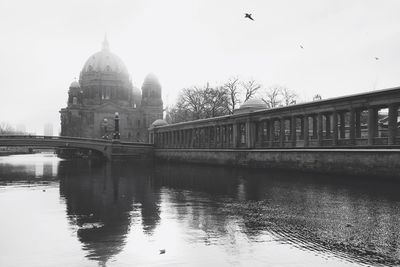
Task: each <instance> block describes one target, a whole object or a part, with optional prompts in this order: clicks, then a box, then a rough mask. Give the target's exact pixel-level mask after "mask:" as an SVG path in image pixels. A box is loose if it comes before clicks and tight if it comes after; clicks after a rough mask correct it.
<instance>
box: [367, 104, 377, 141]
mask: <svg viewBox="0 0 400 267" xmlns="http://www.w3.org/2000/svg"><path fill="white" fill-rule="evenodd" d="M377 115H378V114H377V110H376V108H373V107H370V108H368V145H370V146H372V145H373V144H374V138H375V136H376V134H377V127H378V120H377Z"/></svg>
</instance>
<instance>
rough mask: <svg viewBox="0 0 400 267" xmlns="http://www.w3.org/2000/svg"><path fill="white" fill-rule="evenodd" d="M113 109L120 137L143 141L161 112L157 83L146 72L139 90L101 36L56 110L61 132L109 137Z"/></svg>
mask: <svg viewBox="0 0 400 267" xmlns="http://www.w3.org/2000/svg"><path fill="white" fill-rule="evenodd" d="M116 112H118V114H119V132H120V138H121V140H125V141H134V142H147V141H148V140H147V139H148V131H147V129H148V128H149V126H150V125H151V123H152V122H154V121H155V120H157V119H162V115H163V101H162V98H161V85H160V83H159V81H158V79H157V77H156V76H155V75H154V74H149V75H148V76H147V77H146V78H145V80H144V82H143V85H142V90H141V91H140V90H139V88H137V87H134V86H133V85H132V80H131V78H130V76H129V73H128V69H127V68H126V66H125V64H124V62H123V61H122V60H121V59H120V58H119V57H118V56H117V55H115V54H114V53H112V52H111V51H110V46H109V43H108V41H107V39H106V38H105V39H104V41H103V44H102V49H101V51H99V52H97V53H95V54H93V55H92V56H90V57H89V58H88V59H87V60H86V63H85V64H84V66H83V68H82V71H81V73H80V76H79V82H78V81H74V82H72V83H71V85H70V87H69V90H68V103H67V107H66V108H63V109H61V111H60V113H61V136H75V137H86V138H112V135H113V132H114V117H115V113H116Z"/></svg>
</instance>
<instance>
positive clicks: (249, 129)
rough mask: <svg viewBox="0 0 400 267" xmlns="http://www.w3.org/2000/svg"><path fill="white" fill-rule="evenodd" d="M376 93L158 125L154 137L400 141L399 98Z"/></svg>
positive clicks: (249, 142) (219, 143)
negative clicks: (376, 99) (397, 99)
mask: <svg viewBox="0 0 400 267" xmlns="http://www.w3.org/2000/svg"><path fill="white" fill-rule="evenodd" d="M399 90H400V89H398V90H397V91H395V92H396V94H399V96H398V97H399V99H400V92H399ZM393 91H394V90H393V89H392V90H388V92H391V93H393ZM371 94H372V95H373V94H374V93H370V94H368V98H366V97H363V96H362V95H361V97H358V98H357V99H356V100H357V101H358V102H360V103H358V102H357V104H354V103H355V100H353V99H351V100H352V101H351V102H349V101H348V102H343V101H346V100H348V99H346V98H345V97H344V98H343V101H341V99H335V100H331V101H328V100H326V101H318V102H317V103H312V102H310V103H305V104H299V105H294V106H288V107H282V108H277V109H272V110H268V109H265V110H261V111H256V112H249V113H245V114H242V113H241V114H236V115H235V114H234V115H230V116H224V117H220V118H218V117H217V118H211V119H204V120H198V121H191V122H185V123H179V124H171V125H167V126H162V127H155V128H154V129H151V130H150V133H151V139H152V142H154V144H155V146H156V147H158V148H199V149H200V148H222V149H223V148H248V149H250V148H301V147H354V146H358V147H371V146H373V147H377V146H393V145H400V137H398V135H399V130H398V128H399V126H398V125H399V123H398V117H399V116H398V110H399V106H400V101H397V102H394V103H389V104H382V102H385V101H381V100H380V101H379V103H377V104H375V105H374V104H373V103H372V102H373V101H369V102H368V101H367V100H368V99H374V98H371V96H370V95H371ZM381 95H382V93H381V94H380V95H379V96H380V97H381ZM387 97H388V102H390V101H389V98H390V96H387ZM353 98H354V97H353ZM365 99H367V100H365ZM390 99H391V100H393V98H390ZM360 100H363V102H361V101H360ZM392 102H393V101H392Z"/></svg>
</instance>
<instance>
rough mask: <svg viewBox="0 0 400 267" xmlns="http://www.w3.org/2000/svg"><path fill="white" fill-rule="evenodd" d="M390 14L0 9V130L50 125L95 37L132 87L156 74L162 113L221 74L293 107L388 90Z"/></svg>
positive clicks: (41, 0) (393, 56) (306, 5)
mask: <svg viewBox="0 0 400 267" xmlns="http://www.w3.org/2000/svg"><path fill="white" fill-rule="evenodd" d="M399 11H400V1H398V0H393V1H390V0H376V1H367V0H359V1H356V0H343V1H340V0H330V1H328V0H326V1H324V0H303V1H295V0H291V1H289V0H279V1H267V0H246V1H244V0H240V1H235V0H196V1H190V0H173V1H170V0H159V1H155V0H138V1H136V0H126V1H122V0H85V1H83V0H68V1H66V0H65V1H64V0H63V1H56V0H35V1H32V0H25V1H20V0H9V1H7V0H0V44H1V47H0V60H1V61H0V122H1V121H6V122H10V123H11V124H13V125H14V126H15V125H16V124H19V123H23V124H25V125H26V126H27V129H28V130H30V131H36V132H37V133H38V134H41V133H42V132H43V125H44V124H45V123H47V122H52V123H53V124H54V125H55V127H56V128H59V110H60V109H61V108H62V107H65V106H66V101H67V92H68V87H69V84H70V83H71V82H72V81H73V80H74V77H79V73H80V71H81V69H82V67H83V64H84V63H85V61H86V59H87V58H89V56H90V55H91V54H93V53H95V52H97V51H99V50H100V47H101V42H102V40H103V38H104V34H105V33H107V35H108V39H109V42H110V47H111V51H112V52H114V53H115V54H117V55H118V56H119V57H121V58H122V60H123V61H124V62H125V64H126V66H127V67H128V70H129V72H130V74H131V75H132V79H133V82H134V84H135V85H136V86H138V87H140V86H141V84H142V82H143V79H144V77H145V75H146V74H147V73H149V72H153V73H155V74H156V75H157V76H158V77H159V80H160V82H161V84H162V87H163V98H164V102H165V104H171V103H173V102H174V100H175V98H176V95H177V93H178V92H179V90H180V89H181V88H183V87H186V86H190V85H202V84H205V83H206V82H207V81H209V82H211V83H214V84H215V83H219V82H222V81H224V80H226V79H228V78H229V77H230V76H233V75H240V76H241V77H243V78H250V77H252V78H254V79H256V80H258V81H259V82H260V83H262V84H263V85H264V86H265V87H268V86H271V85H273V84H280V85H285V86H287V87H289V88H290V89H293V90H295V91H297V92H298V93H299V94H300V96H301V98H303V99H310V98H312V96H313V95H315V94H316V93H319V94H320V95H322V97H323V98H328V97H333V96H340V95H346V94H351V93H358V92H364V91H369V90H373V89H378V88H388V87H395V86H400V53H399V51H400V16H399ZM245 12H248V13H252V14H253V17H254V19H255V21H250V20H248V19H245V18H244V13H245ZM300 45H303V46H304V49H301V48H300ZM374 57H379V58H380V59H379V60H375V59H374ZM57 131H58V129H56V132H57Z"/></svg>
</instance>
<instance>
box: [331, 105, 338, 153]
mask: <svg viewBox="0 0 400 267" xmlns="http://www.w3.org/2000/svg"><path fill="white" fill-rule="evenodd" d="M332 127H333V129H332V130H333V131H332V145H333V146H337V144H338V113H337V111H334V112H333V113H332Z"/></svg>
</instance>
